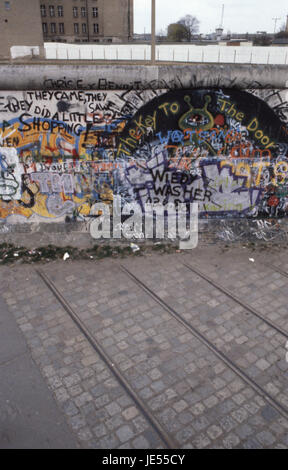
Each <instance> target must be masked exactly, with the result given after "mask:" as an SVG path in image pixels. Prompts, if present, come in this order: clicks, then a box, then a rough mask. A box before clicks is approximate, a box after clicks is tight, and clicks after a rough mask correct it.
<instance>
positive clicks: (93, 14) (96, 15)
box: [92, 8, 98, 18]
mask: <svg viewBox="0 0 288 470" xmlns="http://www.w3.org/2000/svg"><path fill="white" fill-rule="evenodd" d="M92 16H93V18H98V8H92Z"/></svg>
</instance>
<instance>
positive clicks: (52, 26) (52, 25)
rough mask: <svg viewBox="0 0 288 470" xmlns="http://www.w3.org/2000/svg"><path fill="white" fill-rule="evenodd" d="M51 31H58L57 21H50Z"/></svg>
mask: <svg viewBox="0 0 288 470" xmlns="http://www.w3.org/2000/svg"><path fill="white" fill-rule="evenodd" d="M50 31H51V33H56V23H50Z"/></svg>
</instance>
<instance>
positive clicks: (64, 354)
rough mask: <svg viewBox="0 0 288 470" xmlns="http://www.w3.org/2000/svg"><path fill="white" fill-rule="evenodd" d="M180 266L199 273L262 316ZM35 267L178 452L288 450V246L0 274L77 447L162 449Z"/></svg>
mask: <svg viewBox="0 0 288 470" xmlns="http://www.w3.org/2000/svg"><path fill="white" fill-rule="evenodd" d="M249 258H253V260H254V262H253V261H249ZM183 263H186V264H189V265H191V267H193V266H197V267H198V268H199V269H200V270H201V272H202V273H204V274H206V275H208V276H209V278H211V279H212V280H214V281H216V282H217V283H218V284H220V285H222V286H223V287H225V288H226V289H228V290H229V291H230V292H231V293H232V294H234V295H236V296H237V297H238V298H241V299H242V300H243V301H244V302H245V303H246V304H249V305H250V306H251V307H253V308H254V309H255V310H257V312H259V314H261V315H262V317H263V319H261V318H259V317H257V316H255V315H254V314H253V313H251V312H250V311H247V310H246V309H245V308H244V307H243V306H241V305H239V303H237V302H236V301H235V300H233V299H232V298H230V297H228V296H227V295H225V294H224V293H223V292H221V291H220V290H219V289H218V288H216V287H215V286H213V285H211V283H208V282H207V281H206V280H204V279H203V278H201V277H199V276H198V275H197V274H195V273H194V272H192V271H191V270H189V269H188V268H187V266H185V265H184V264H183ZM121 265H122V266H124V267H126V268H127V269H128V270H129V271H130V272H131V273H132V274H133V275H134V276H136V278H137V279H138V280H139V281H141V282H142V283H144V285H145V286H146V287H147V288H148V289H150V291H152V293H155V294H156V295H157V296H158V298H159V299H161V300H162V301H164V302H165V303H166V304H167V305H169V306H170V307H171V308H172V309H174V311H176V312H177V313H178V314H179V315H181V316H182V317H183V319H184V320H185V321H186V322H187V323H189V325H191V326H192V330H191V329H189V328H187V327H186V326H185V322H184V323H183V322H182V323H181V322H180V321H179V320H178V319H177V317H175V316H173V315H171V311H169V309H167V308H165V305H164V304H161V302H160V303H159V302H157V299H155V297H153V294H152V295H150V294H151V292H150V294H149V291H148V290H145V288H143V286H141V282H140V283H139V282H137V280H136V282H135V280H133V278H131V277H130V276H129V275H127V273H126V272H124V271H123V270H122V269H121ZM38 268H40V269H41V270H42V271H43V272H44V273H45V274H46V275H47V276H48V278H49V279H50V280H51V281H52V282H53V283H54V285H55V286H56V287H57V289H58V291H59V292H60V293H61V294H62V296H63V297H64V298H65V300H66V301H67V302H68V303H69V305H70V306H71V308H72V309H73V310H74V311H75V312H76V313H77V315H78V316H79V318H80V320H81V321H82V322H83V323H84V324H85V326H86V328H87V329H88V330H89V332H90V334H92V335H93V337H94V338H95V340H96V341H97V342H98V343H99V344H100V345H101V347H102V348H103V349H104V350H105V352H106V354H107V355H108V356H109V358H110V359H111V362H112V363H113V364H114V365H115V367H117V368H118V370H120V371H121V373H122V374H123V377H124V378H125V380H126V381H127V382H128V383H129V384H130V386H131V387H132V389H133V391H134V393H135V394H136V395H137V396H138V397H139V398H140V399H141V400H142V401H144V402H145V406H146V407H147V409H148V410H150V412H151V413H152V414H153V416H154V418H155V420H156V421H157V422H158V423H159V429H160V430H161V429H163V430H164V431H165V432H166V433H167V434H168V435H169V436H170V437H171V441H172V442H173V445H174V447H175V448H177V447H179V448H188V449H189V448H287V447H288V393H287V391H288V382H287V378H288V363H287V361H286V353H287V348H286V343H287V340H288V309H287V302H286V299H287V294H288V278H287V277H286V276H285V275H284V273H283V272H281V273H280V272H278V271H277V269H278V270H279V269H280V270H282V271H287V272H288V252H287V251H286V250H285V249H283V248H281V249H280V248H279V249H277V248H274V249H264V248H263V247H258V248H257V249H256V250H255V251H253V252H251V251H249V250H248V248H244V247H238V248H236V247H231V248H229V249H223V248H221V247H205V248H198V249H195V250H191V251H187V252H182V253H175V254H171V255H159V254H155V255H147V256H143V257H142V256H139V257H138V256H137V257H131V258H125V259H106V260H101V261H97V262H95V261H93V260H91V262H88V261H70V260H69V261H66V262H64V261H61V262H59V261H58V262H52V263H50V264H42V265H40V266H39V265H37V266H36V265H20V264H18V265H14V266H11V267H1V269H0V276H1V288H0V294H1V295H2V296H3V298H4V299H5V301H6V303H7V305H8V308H9V311H10V312H11V314H13V316H14V317H15V318H16V319H17V323H18V325H19V327H20V329H21V331H22V333H23V335H24V337H25V339H26V342H27V345H28V347H29V350H30V353H31V355H32V357H33V359H34V361H35V363H36V364H37V366H38V368H39V370H40V372H41V373H42V375H43V377H44V378H45V380H46V382H47V384H48V386H49V388H50V389H51V390H52V391H53V393H54V397H55V399H56V401H57V403H58V405H59V408H60V409H61V412H62V413H63V414H64V415H65V416H66V419H67V423H68V424H69V426H70V428H71V429H72V430H73V432H74V433H75V436H76V438H77V440H78V442H79V445H80V446H83V447H92V448H104V449H107V448H110V449H113V448H129V449H132V448H152V449H155V448H160V449H162V448H166V444H165V441H164V440H163V436H162V435H161V433H159V432H158V429H157V427H156V428H155V426H153V425H152V424H151V422H150V421H149V417H148V418H147V416H146V417H145V415H144V414H143V413H142V411H141V409H139V407H138V405H137V402H135V401H134V400H133V398H132V397H131V395H129V391H127V389H126V388H125V387H123V386H122V385H121V384H120V383H119V381H118V380H117V378H116V377H115V375H114V374H113V367H112V370H111V368H109V367H108V366H107V364H106V363H105V361H104V360H103V359H102V358H101V356H100V355H99V353H98V352H97V351H95V349H93V347H92V345H91V344H90V343H89V342H88V341H87V338H86V337H85V335H84V334H83V333H82V332H81V331H80V330H79V328H78V326H77V325H76V324H75V323H74V322H73V320H72V319H71V318H70V316H69V315H68V313H67V311H66V310H65V309H64V308H63V306H62V305H61V304H60V303H59V301H58V300H57V298H56V297H55V296H54V294H53V293H52V292H51V290H49V288H48V287H47V285H46V284H45V283H44V282H43V280H42V279H41V278H40V277H39V275H38V274H37V272H36V270H35V269H38ZM265 319H267V320H269V321H270V322H272V323H273V324H274V325H275V326H278V327H279V328H280V330H279V331H277V329H275V328H273V326H271V325H269V324H267V323H266V322H265V321H264V320H265ZM195 331H196V332H198V333H199V334H198V336H197V335H195V334H194V332H195ZM286 332H287V333H286ZM285 335H287V336H285ZM215 348H216V349H217V350H218V351H220V352H221V353H222V354H224V355H225V357H226V358H227V359H228V361H225V360H222V359H221V356H219V355H217V354H216V353H215ZM229 361H230V362H229ZM242 372H243V373H244V376H243V374H242ZM241 374H242V375H241ZM245 377H246V378H247V380H246V379H245Z"/></svg>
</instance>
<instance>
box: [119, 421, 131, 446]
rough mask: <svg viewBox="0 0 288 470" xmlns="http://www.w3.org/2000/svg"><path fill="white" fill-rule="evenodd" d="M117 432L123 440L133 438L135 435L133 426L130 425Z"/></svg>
mask: <svg viewBox="0 0 288 470" xmlns="http://www.w3.org/2000/svg"><path fill="white" fill-rule="evenodd" d="M116 434H117V436H118V438H119V439H120V441H121V442H126V441H128V440H129V439H131V438H132V437H133V435H134V433H133V431H132V428H131V427H130V426H128V425H124V426H122V427H121V428H119V429H118V430H117V431H116Z"/></svg>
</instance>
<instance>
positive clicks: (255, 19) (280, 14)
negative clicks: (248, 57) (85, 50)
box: [134, 0, 288, 34]
mask: <svg viewBox="0 0 288 470" xmlns="http://www.w3.org/2000/svg"><path fill="white" fill-rule="evenodd" d="M223 4H224V5H225V9H224V21H223V27H224V32H225V33H226V32H227V31H230V32H231V33H247V32H248V33H255V32H257V31H267V33H274V28H275V21H274V20H273V18H280V20H278V21H277V22H276V31H279V29H280V26H282V25H283V23H286V16H287V15H288V2H287V0H176V1H175V0H156V32H157V33H158V32H159V31H160V30H161V29H164V30H165V28H166V27H167V26H168V25H169V24H170V23H175V22H177V21H178V20H179V19H180V18H181V17H183V16H185V15H187V14H189V15H194V16H196V17H197V18H198V20H199V21H200V31H199V32H201V33H203V34H205V33H206V34H207V33H211V32H213V31H215V28H216V27H218V26H219V24H220V21H221V13H222V5H223ZM144 29H145V32H146V33H149V32H150V31H151V0H134V32H135V33H144Z"/></svg>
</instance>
